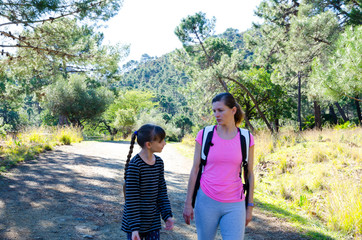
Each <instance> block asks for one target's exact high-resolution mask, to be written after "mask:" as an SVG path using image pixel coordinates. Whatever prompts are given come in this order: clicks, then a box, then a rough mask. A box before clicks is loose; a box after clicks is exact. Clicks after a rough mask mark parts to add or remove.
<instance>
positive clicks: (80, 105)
mask: <svg viewBox="0 0 362 240" xmlns="http://www.w3.org/2000/svg"><path fill="white" fill-rule="evenodd" d="M112 101H113V93H112V92H111V91H109V90H107V89H106V88H104V87H99V88H92V87H88V86H87V82H86V79H85V77H84V76H81V75H77V74H72V75H71V76H69V78H68V79H67V80H64V79H59V80H58V81H57V82H56V83H55V84H54V85H52V86H50V87H49V88H48V89H47V90H46V95H45V104H44V106H45V107H46V108H48V109H49V110H50V111H51V112H52V114H53V115H55V116H65V117H66V119H67V120H69V122H70V123H72V124H73V125H74V126H82V122H83V121H84V120H89V119H94V118H96V117H98V116H100V115H101V114H102V113H103V112H104V111H105V110H106V108H107V106H108V105H109V104H110V103H111V102H112Z"/></svg>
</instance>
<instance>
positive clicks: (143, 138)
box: [124, 124, 166, 179]
mask: <svg viewBox="0 0 362 240" xmlns="http://www.w3.org/2000/svg"><path fill="white" fill-rule="evenodd" d="M136 137H137V143H138V145H140V147H141V148H143V147H144V146H145V143H146V142H152V141H159V142H161V141H162V140H164V139H165V137H166V132H165V130H163V129H162V128H161V127H160V126H157V125H154V124H145V125H143V126H142V127H140V129H138V130H137V131H135V132H134V133H132V137H131V146H130V147H129V153H128V155H127V160H126V165H125V167H124V172H125V173H126V171H127V168H128V165H129V161H130V160H131V156H132V152H133V147H134V144H135V141H136ZM124 179H126V174H124Z"/></svg>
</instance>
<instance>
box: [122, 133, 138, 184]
mask: <svg viewBox="0 0 362 240" xmlns="http://www.w3.org/2000/svg"><path fill="white" fill-rule="evenodd" d="M136 136H137V131H136V132H134V133H133V134H132V137H131V146H130V147H129V152H128V155H127V160H126V165H125V166H124V180H126V172H127V168H128V165H129V161H130V160H131V156H132V153H133V147H134V144H135V142H136Z"/></svg>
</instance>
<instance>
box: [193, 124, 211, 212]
mask: <svg viewBox="0 0 362 240" xmlns="http://www.w3.org/2000/svg"><path fill="white" fill-rule="evenodd" d="M214 128H215V126H207V127H205V128H204V130H203V133H202V145H201V161H200V165H199V171H198V173H197V177H196V181H195V187H194V192H193V193H192V203H191V204H192V207H193V208H194V207H195V202H196V195H197V191H198V190H199V188H200V180H201V174H202V172H203V171H204V166H205V165H206V160H207V154H208V153H209V150H210V146H213V145H214V144H212V142H211V140H212V136H213V134H214Z"/></svg>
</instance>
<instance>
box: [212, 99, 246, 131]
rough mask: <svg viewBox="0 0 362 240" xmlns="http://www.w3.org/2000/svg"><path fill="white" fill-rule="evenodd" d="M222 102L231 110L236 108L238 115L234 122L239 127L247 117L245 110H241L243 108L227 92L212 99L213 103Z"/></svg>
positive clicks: (236, 114) (235, 116)
mask: <svg viewBox="0 0 362 240" xmlns="http://www.w3.org/2000/svg"><path fill="white" fill-rule="evenodd" d="M220 101H223V103H224V104H225V105H226V106H228V107H229V108H233V107H236V113H235V115H234V120H235V126H238V125H239V124H240V123H241V121H243V119H244V117H245V113H244V111H243V110H241V106H240V105H239V104H238V103H237V102H236V100H235V98H234V97H233V95H231V94H230V93H227V92H225V93H219V94H218V95H216V96H215V97H214V98H213V99H212V103H214V102H220Z"/></svg>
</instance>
